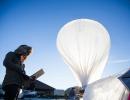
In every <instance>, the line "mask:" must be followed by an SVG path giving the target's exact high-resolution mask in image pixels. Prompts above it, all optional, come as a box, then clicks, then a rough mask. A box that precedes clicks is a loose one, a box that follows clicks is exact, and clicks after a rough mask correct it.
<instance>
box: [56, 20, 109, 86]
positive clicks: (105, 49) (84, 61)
mask: <svg viewBox="0 0 130 100" xmlns="http://www.w3.org/2000/svg"><path fill="white" fill-rule="evenodd" d="M57 47H58V50H59V52H60V54H61V55H62V57H63V59H64V61H65V62H66V63H67V64H68V65H69V67H70V69H71V70H72V72H73V73H74V75H75V76H76V78H77V79H78V80H79V82H80V83H81V85H82V86H83V87H85V86H86V85H87V84H88V83H92V82H94V81H96V80H98V79H99V78H100V77H101V74H102V72H103V69H104V67H105V65H106V62H107V59H108V55H109V48H110V37H109V34H108V32H107V30H106V29H105V28H104V26H103V25H101V24H100V23H99V22H97V21H94V20H90V19H77V20H74V21H71V22H69V23H67V24H66V25H64V26H63V27H62V28H61V29H60V31H59V33H58V36H57Z"/></svg>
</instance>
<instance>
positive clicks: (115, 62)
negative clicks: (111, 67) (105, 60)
mask: <svg viewBox="0 0 130 100" xmlns="http://www.w3.org/2000/svg"><path fill="white" fill-rule="evenodd" d="M128 62H130V59H120V60H114V61H110V64H119V63H128Z"/></svg>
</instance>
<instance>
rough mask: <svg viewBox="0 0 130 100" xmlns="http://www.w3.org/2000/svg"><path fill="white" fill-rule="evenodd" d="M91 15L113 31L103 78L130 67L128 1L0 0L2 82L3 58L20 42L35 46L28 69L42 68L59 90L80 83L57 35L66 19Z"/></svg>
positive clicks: (48, 81) (1, 72)
mask: <svg viewBox="0 0 130 100" xmlns="http://www.w3.org/2000/svg"><path fill="white" fill-rule="evenodd" d="M78 18H89V19H93V20H97V21H99V22H100V23H102V24H103V25H104V26H105V27H106V28H107V30H108V31H109V33H110V37H111V43H112V46H111V50H110V57H109V60H108V64H107V66H106V68H105V71H104V73H103V77H105V76H108V75H112V74H115V73H118V72H121V71H122V70H124V69H127V68H129V67H130V45H129V43H130V28H129V27H130V1H129V0H1V1H0V46H1V47H0V69H1V70H0V83H1V82H2V80H3V77H4V74H5V68H4V67H3V64H2V63H3V59H4V56H5V54H6V53H7V52H8V51H13V50H15V49H16V48H17V47H18V46H19V45H21V44H28V45H30V46H32V47H33V53H32V54H31V55H30V56H29V57H28V59H27V61H26V62H25V64H26V72H27V73H28V74H29V75H31V74H33V73H34V72H36V71H37V70H38V69H40V68H43V69H44V70H45V74H44V75H43V76H42V77H40V78H39V80H41V81H43V82H44V83H46V84H49V85H51V86H53V87H55V88H58V89H66V88H68V87H70V86H74V85H77V82H76V80H75V78H74V76H73V75H72V73H71V71H70V70H69V68H68V66H67V65H65V64H64V62H63V60H62V59H61V56H60V54H59V53H58V50H57V47H56V37H57V33H58V31H59V30H60V28H61V27H62V26H63V25H64V24H66V23H67V22H69V21H71V20H74V19H78Z"/></svg>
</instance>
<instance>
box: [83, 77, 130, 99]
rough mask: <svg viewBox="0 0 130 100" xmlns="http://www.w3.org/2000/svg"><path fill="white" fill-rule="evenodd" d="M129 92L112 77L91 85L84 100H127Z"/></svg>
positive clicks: (87, 88)
mask: <svg viewBox="0 0 130 100" xmlns="http://www.w3.org/2000/svg"><path fill="white" fill-rule="evenodd" d="M127 98H128V90H127V89H126V88H125V86H124V85H123V84H122V83H121V81H120V80H119V79H118V78H117V76H110V77H107V78H104V79H100V80H98V81H96V82H94V83H92V84H89V85H88V86H87V87H86V89H85V93H84V97H83V99H84V100H127Z"/></svg>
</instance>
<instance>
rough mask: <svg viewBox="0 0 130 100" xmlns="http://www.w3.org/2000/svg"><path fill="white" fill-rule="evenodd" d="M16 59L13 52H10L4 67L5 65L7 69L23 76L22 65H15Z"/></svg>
mask: <svg viewBox="0 0 130 100" xmlns="http://www.w3.org/2000/svg"><path fill="white" fill-rule="evenodd" d="M14 57H15V55H14V53H13V52H9V53H8V54H7V55H6V57H5V59H4V61H3V65H4V66H5V67H6V68H9V69H11V70H13V71H16V72H17V73H19V74H23V71H22V69H21V67H20V65H18V64H15V63H14V62H13V58H14Z"/></svg>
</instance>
